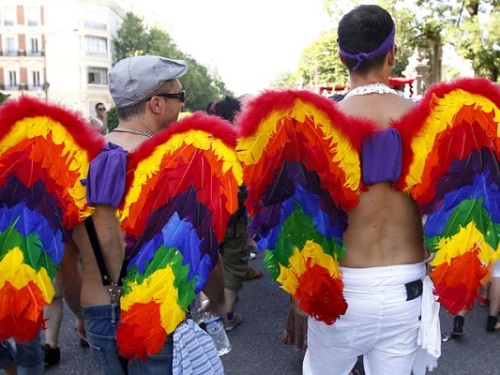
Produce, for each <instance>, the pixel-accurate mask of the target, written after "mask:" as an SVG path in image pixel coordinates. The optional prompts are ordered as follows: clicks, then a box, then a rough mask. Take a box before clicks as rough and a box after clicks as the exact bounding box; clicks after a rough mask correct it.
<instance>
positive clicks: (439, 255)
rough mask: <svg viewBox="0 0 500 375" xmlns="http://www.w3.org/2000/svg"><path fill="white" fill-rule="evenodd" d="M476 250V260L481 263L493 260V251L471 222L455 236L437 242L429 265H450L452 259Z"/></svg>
mask: <svg viewBox="0 0 500 375" xmlns="http://www.w3.org/2000/svg"><path fill="white" fill-rule="evenodd" d="M476 248H479V250H480V251H479V254H478V258H479V259H480V260H481V261H482V262H483V263H485V264H488V263H490V262H492V261H493V260H494V259H495V257H496V256H495V254H494V252H495V249H493V248H492V247H491V246H489V245H488V243H487V242H486V240H485V239H484V236H483V234H482V233H481V232H480V231H479V230H478V229H477V227H476V225H475V224H474V223H473V222H471V223H469V224H468V225H467V226H466V227H465V228H464V227H461V228H460V231H459V232H458V233H457V234H456V235H454V236H452V237H450V238H442V239H441V240H440V241H439V242H438V244H437V252H436V255H435V257H434V259H433V260H432V262H430V265H431V266H433V267H435V266H438V265H440V264H442V263H444V262H447V263H448V264H450V263H451V260H452V259H453V258H457V257H458V256H460V255H463V254H465V253H466V252H468V251H470V250H472V249H476Z"/></svg>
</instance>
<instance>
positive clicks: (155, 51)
mask: <svg viewBox="0 0 500 375" xmlns="http://www.w3.org/2000/svg"><path fill="white" fill-rule="evenodd" d="M113 45H114V47H115V50H116V56H117V59H118V60H121V59H123V58H125V57H130V56H137V55H146V54H148V55H159V56H165V57H169V58H172V59H182V60H186V62H187V64H188V72H187V73H186V75H185V76H183V77H182V79H181V83H182V86H183V88H184V90H186V110H187V111H196V110H203V109H205V108H206V105H207V103H209V102H211V101H213V100H217V99H220V98H223V97H224V96H225V95H232V93H231V92H230V91H228V90H227V89H226V87H225V84H224V83H223V82H222V81H220V80H219V79H218V78H214V77H211V76H210V74H209V73H208V71H207V69H206V68H205V67H204V66H202V65H201V64H199V63H198V62H197V61H196V60H195V59H193V58H190V57H188V56H186V55H185V54H184V53H183V52H182V51H181V50H180V49H179V48H178V47H177V45H176V44H175V42H174V40H173V39H172V38H171V37H170V35H169V34H168V33H167V32H166V31H164V30H162V29H160V28H158V27H156V26H153V27H151V28H148V27H146V26H145V25H144V22H143V21H142V19H140V18H139V17H137V16H136V15H134V14H133V13H130V12H129V13H127V14H126V16H125V19H124V20H123V24H122V26H121V28H120V29H119V30H118V33H117V38H116V39H114V40H113Z"/></svg>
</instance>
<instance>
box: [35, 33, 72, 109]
mask: <svg viewBox="0 0 500 375" xmlns="http://www.w3.org/2000/svg"><path fill="white" fill-rule="evenodd" d="M65 30H67V29H66V28H64V29H57V30H54V31H52V32H50V33H49V34H48V35H47V36H45V35H44V36H43V39H42V50H43V86H42V89H43V91H44V93H45V101H46V102H47V101H48V100H49V86H50V84H49V82H48V81H47V48H46V46H47V42H48V40H49V38H50V37H51V36H53V35H54V34H56V33H58V32H60V31H65ZM71 31H72V32H76V31H78V29H72V30H71Z"/></svg>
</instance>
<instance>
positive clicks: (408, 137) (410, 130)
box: [394, 78, 500, 189]
mask: <svg viewBox="0 0 500 375" xmlns="http://www.w3.org/2000/svg"><path fill="white" fill-rule="evenodd" d="M456 89H462V90H465V91H468V92H470V93H472V94H477V95H482V96H484V97H486V98H488V99H489V100H491V101H492V102H494V103H500V89H499V88H498V87H497V86H495V85H494V84H492V83H491V81H489V80H488V79H486V78H462V79H457V80H454V81H453V82H451V83H448V82H442V83H436V84H433V85H432V86H431V87H430V88H429V90H427V92H426V94H425V95H424V97H423V98H422V100H421V102H420V104H419V105H418V106H416V107H414V108H413V109H412V110H410V111H409V112H407V113H406V114H405V115H404V116H403V117H401V118H400V119H399V120H398V121H397V123H395V124H394V128H395V129H397V131H398V132H399V134H400V135H401V139H402V141H403V153H404V155H403V165H402V170H401V178H400V179H399V181H398V182H397V188H399V189H402V188H404V183H405V181H404V179H405V178H406V176H407V175H408V173H409V169H410V165H411V164H412V162H413V158H414V154H413V151H412V148H411V142H412V141H413V139H414V137H415V136H416V135H417V134H418V133H419V132H420V131H421V130H422V127H423V126H424V124H425V119H426V118H427V117H429V115H430V114H431V111H432V110H433V109H434V108H432V106H431V105H430V103H432V102H433V101H434V96H437V97H439V98H442V97H443V96H445V95H446V94H448V93H449V92H451V91H453V90H456ZM499 146H500V140H498V139H497V150H499V149H500V148H499ZM497 156H498V155H497Z"/></svg>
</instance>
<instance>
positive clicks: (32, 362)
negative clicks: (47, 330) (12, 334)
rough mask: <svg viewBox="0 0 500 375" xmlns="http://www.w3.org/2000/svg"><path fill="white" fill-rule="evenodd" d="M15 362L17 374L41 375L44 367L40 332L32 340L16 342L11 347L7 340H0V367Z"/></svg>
mask: <svg viewBox="0 0 500 375" xmlns="http://www.w3.org/2000/svg"><path fill="white" fill-rule="evenodd" d="M14 360H15V362H16V368H17V374H18V375H41V374H43V372H44V369H45V363H44V353H43V350H42V340H41V332H39V333H38V335H37V337H36V338H35V339H34V340H33V341H25V342H16V347H13V346H12V344H11V343H10V342H9V341H2V342H0V369H1V368H4V367H6V366H8V365H9V364H10V363H12V361H14Z"/></svg>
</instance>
